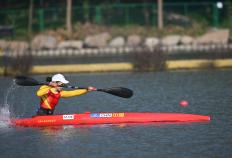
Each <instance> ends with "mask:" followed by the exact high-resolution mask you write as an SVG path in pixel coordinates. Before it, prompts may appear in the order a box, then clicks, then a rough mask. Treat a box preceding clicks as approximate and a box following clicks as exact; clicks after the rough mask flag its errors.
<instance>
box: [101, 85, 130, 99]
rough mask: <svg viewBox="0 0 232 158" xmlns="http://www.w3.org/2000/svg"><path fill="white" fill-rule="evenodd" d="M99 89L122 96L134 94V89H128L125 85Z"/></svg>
mask: <svg viewBox="0 0 232 158" xmlns="http://www.w3.org/2000/svg"><path fill="white" fill-rule="evenodd" d="M97 91H101V92H106V93H109V94H112V95H115V96H118V97H122V98H130V97H132V96H133V91H132V90H130V89H128V88H124V87H112V88H107V89H98V90H97Z"/></svg>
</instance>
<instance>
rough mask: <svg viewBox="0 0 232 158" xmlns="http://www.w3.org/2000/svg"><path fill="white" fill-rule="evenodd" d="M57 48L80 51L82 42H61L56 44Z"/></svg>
mask: <svg viewBox="0 0 232 158" xmlns="http://www.w3.org/2000/svg"><path fill="white" fill-rule="evenodd" d="M58 48H74V49H82V48H83V42H82V41H80V40H78V41H63V42H61V43H59V44H58Z"/></svg>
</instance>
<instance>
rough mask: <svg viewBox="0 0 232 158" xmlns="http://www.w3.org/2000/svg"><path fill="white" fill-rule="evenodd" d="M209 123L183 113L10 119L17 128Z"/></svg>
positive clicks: (118, 113) (208, 118)
mask: <svg viewBox="0 0 232 158" xmlns="http://www.w3.org/2000/svg"><path fill="white" fill-rule="evenodd" d="M202 121H210V117H209V116H205V115H196V114H184V113H150V112H100V113H90V112H85V113H81V114H65V115H49V116H34V117H32V118H18V119H12V120H11V123H12V124H13V125H17V126H37V127H41V126H61V125H93V124H121V123H150V122H202Z"/></svg>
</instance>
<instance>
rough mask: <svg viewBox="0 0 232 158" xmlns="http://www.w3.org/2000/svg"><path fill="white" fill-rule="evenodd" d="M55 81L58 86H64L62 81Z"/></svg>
mask: <svg viewBox="0 0 232 158" xmlns="http://www.w3.org/2000/svg"><path fill="white" fill-rule="evenodd" d="M56 83H57V85H58V86H59V87H64V86H65V84H64V83H62V82H56Z"/></svg>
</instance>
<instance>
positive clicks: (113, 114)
mask: <svg viewBox="0 0 232 158" xmlns="http://www.w3.org/2000/svg"><path fill="white" fill-rule="evenodd" d="M124 115H125V114H124V113H92V114H90V117H94V118H97V117H124Z"/></svg>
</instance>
